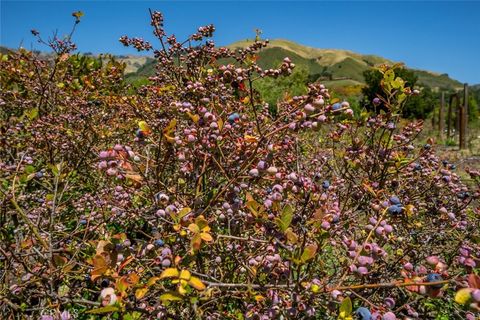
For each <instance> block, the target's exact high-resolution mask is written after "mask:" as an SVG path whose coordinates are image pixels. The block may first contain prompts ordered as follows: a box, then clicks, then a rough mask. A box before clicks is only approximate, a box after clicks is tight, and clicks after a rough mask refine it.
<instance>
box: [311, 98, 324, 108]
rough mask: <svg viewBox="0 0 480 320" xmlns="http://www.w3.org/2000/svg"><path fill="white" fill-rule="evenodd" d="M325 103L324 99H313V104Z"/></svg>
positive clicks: (317, 105) (320, 104) (321, 104)
mask: <svg viewBox="0 0 480 320" xmlns="http://www.w3.org/2000/svg"><path fill="white" fill-rule="evenodd" d="M324 104H325V100H323V99H322V98H320V99H315V100H313V105H314V106H316V107H321V106H323V105H324Z"/></svg>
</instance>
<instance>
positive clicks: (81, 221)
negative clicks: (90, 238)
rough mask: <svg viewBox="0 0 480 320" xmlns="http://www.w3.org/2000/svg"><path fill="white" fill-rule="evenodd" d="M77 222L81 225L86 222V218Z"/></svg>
mask: <svg viewBox="0 0 480 320" xmlns="http://www.w3.org/2000/svg"><path fill="white" fill-rule="evenodd" d="M79 223H80V224H81V225H86V224H87V220H85V219H81V220H80V221H79Z"/></svg>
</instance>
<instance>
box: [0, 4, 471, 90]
mask: <svg viewBox="0 0 480 320" xmlns="http://www.w3.org/2000/svg"><path fill="white" fill-rule="evenodd" d="M0 1H1V24H0V27H1V33H0V44H1V45H3V46H7V47H11V48H16V47H19V46H20V45H22V46H23V47H25V48H27V49H31V48H35V49H40V50H42V49H43V50H44V49H45V48H42V47H41V45H40V44H38V43H36V42H35V39H34V38H33V36H31V34H30V29H32V28H35V29H37V30H38V31H40V32H41V33H42V34H43V35H44V36H49V35H52V34H53V32H54V31H55V30H58V31H59V33H60V34H66V33H68V32H69V30H70V28H71V25H72V22H73V18H72V16H71V13H72V12H73V11H76V10H81V11H83V12H84V13H85V16H84V17H83V18H82V21H81V23H80V25H79V26H78V29H77V32H76V34H75V36H74V40H75V42H76V43H77V45H78V48H79V50H80V51H82V52H93V53H114V54H135V50H134V49H129V48H124V47H123V46H122V45H121V44H120V43H119V42H118V38H119V37H120V36H122V35H129V36H141V37H144V38H145V39H152V36H151V30H150V29H149V17H148V8H152V9H154V10H159V11H162V12H163V13H164V16H165V26H166V29H167V32H168V33H174V34H175V35H176V36H177V39H181V38H183V37H186V36H187V35H189V34H190V33H191V32H192V31H194V30H196V28H197V27H198V26H201V25H205V24H209V23H213V24H214V25H215V26H216V29H217V32H216V33H215V38H214V39H215V42H216V43H217V45H227V44H230V43H232V42H235V41H237V40H240V39H245V38H249V39H252V38H253V37H254V35H255V33H254V30H255V28H259V29H261V30H262V31H263V35H262V37H264V38H269V39H276V38H283V39H289V40H292V41H295V42H298V43H300V44H304V45H308V46H312V47H318V48H336V49H348V50H352V51H355V52H359V53H364V54H376V55H380V56H383V57H385V58H389V59H392V60H394V61H403V62H405V63H406V64H407V65H408V66H409V67H413V68H419V69H425V70H430V71H436V72H440V73H448V74H449V75H450V76H451V77H453V78H455V79H457V80H460V81H462V82H469V83H480V1H469V2H461V1H451V2H447V1H441V2H436V1H426V2H417V1H403V2H393V1H384V2H382V1H371V2H360V1H353V2H345V1H333V2H321V1H309V2H302V1H291V2H288V1H264V2H256V1H238V2H235V1H213V2H204V1H193V2H187V1H133V0H131V1H98V0H90V1H73V0H70V1H40V0H37V1H21V0H0Z"/></svg>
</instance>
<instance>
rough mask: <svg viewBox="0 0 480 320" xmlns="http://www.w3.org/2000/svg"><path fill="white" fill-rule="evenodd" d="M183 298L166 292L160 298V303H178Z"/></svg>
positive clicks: (174, 293)
mask: <svg viewBox="0 0 480 320" xmlns="http://www.w3.org/2000/svg"><path fill="white" fill-rule="evenodd" d="M182 299H183V297H182V296H180V295H179V294H178V293H176V292H167V293H164V294H162V295H161V296H160V301H180V300H182Z"/></svg>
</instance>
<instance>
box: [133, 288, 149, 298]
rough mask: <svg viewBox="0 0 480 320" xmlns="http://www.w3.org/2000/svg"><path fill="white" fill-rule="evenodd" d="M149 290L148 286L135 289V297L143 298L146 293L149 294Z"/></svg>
mask: <svg viewBox="0 0 480 320" xmlns="http://www.w3.org/2000/svg"><path fill="white" fill-rule="evenodd" d="M147 292H148V288H147V287H143V288H139V289H137V290H136V291H135V298H137V299H142V298H143V297H145V295H146V294H147Z"/></svg>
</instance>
